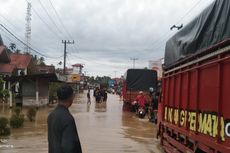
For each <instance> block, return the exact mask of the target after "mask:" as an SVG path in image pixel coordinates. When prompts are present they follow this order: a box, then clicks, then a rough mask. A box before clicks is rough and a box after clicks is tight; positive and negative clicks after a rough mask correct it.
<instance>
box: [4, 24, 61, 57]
mask: <svg viewBox="0 0 230 153" xmlns="http://www.w3.org/2000/svg"><path fill="white" fill-rule="evenodd" d="M0 26H1V27H2V28H3V29H5V30H6V31H7V32H8V33H9V34H10V35H12V36H13V37H14V38H15V39H16V40H17V41H19V42H20V43H22V44H23V45H25V46H27V47H28V48H29V49H31V50H32V51H34V52H35V53H37V54H39V55H41V56H44V57H46V58H53V59H56V58H60V57H56V58H55V57H50V56H47V55H45V54H42V53H40V52H39V51H37V50H35V49H33V48H32V47H30V46H28V45H27V44H26V43H25V42H23V41H22V40H21V39H19V38H18V37H17V36H16V35H15V34H13V33H12V32H11V31H10V30H9V29H7V28H6V27H5V26H4V25H2V24H0ZM61 57H62V56H61Z"/></svg>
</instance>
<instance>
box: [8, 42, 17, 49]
mask: <svg viewBox="0 0 230 153" xmlns="http://www.w3.org/2000/svg"><path fill="white" fill-rule="evenodd" d="M9 48H10V49H11V50H13V51H15V49H16V44H15V43H10V46H9Z"/></svg>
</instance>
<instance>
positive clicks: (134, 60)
mask: <svg viewBox="0 0 230 153" xmlns="http://www.w3.org/2000/svg"><path fill="white" fill-rule="evenodd" d="M130 60H132V61H133V68H134V69H135V63H136V60H138V58H135V57H134V58H130Z"/></svg>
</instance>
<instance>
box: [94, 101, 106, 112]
mask: <svg viewBox="0 0 230 153" xmlns="http://www.w3.org/2000/svg"><path fill="white" fill-rule="evenodd" d="M106 111H107V102H100V103H95V112H106Z"/></svg>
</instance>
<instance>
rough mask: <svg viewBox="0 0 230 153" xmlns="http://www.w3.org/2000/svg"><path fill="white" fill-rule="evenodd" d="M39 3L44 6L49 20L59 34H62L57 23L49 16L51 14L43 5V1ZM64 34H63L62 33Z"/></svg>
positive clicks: (39, 0)
mask: <svg viewBox="0 0 230 153" xmlns="http://www.w3.org/2000/svg"><path fill="white" fill-rule="evenodd" d="M38 2H39V3H40V5H41V6H42V8H43V10H44V11H45V12H46V14H47V16H48V18H49V19H50V21H51V22H52V23H53V24H54V26H55V27H56V29H57V30H58V32H60V33H62V31H61V30H60V29H59V28H58V26H57V24H56V23H55V21H54V20H53V19H52V18H51V16H50V15H49V12H48V11H47V9H46V8H45V6H44V5H43V4H42V2H41V0H38ZM62 34H63V33H62Z"/></svg>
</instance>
